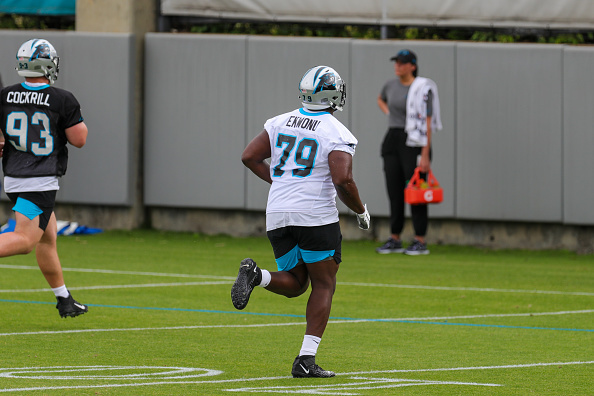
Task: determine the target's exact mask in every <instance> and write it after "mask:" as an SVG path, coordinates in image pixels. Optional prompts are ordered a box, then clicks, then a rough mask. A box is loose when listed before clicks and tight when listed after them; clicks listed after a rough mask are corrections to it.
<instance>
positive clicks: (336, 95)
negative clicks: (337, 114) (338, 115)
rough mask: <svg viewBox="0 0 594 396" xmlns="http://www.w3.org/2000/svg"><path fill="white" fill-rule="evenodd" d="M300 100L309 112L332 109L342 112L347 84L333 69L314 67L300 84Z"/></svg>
mask: <svg viewBox="0 0 594 396" xmlns="http://www.w3.org/2000/svg"><path fill="white" fill-rule="evenodd" d="M299 99H301V103H302V104H303V107H305V108H306V109H309V110H323V109H327V108H331V109H334V110H340V111H342V108H343V106H344V103H345V101H346V83H345V82H344V80H343V79H342V78H341V77H340V75H339V74H338V73H337V72H336V70H334V69H333V68H331V67H328V66H316V67H312V68H311V69H309V70H308V71H307V72H306V73H305V74H304V75H303V78H302V79H301V81H300V82H299Z"/></svg>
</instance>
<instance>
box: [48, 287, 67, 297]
mask: <svg viewBox="0 0 594 396" xmlns="http://www.w3.org/2000/svg"><path fill="white" fill-rule="evenodd" d="M52 291H53V292H54V294H55V295H56V297H64V298H66V297H68V295H69V294H70V293H68V289H66V285H62V286H60V287H52Z"/></svg>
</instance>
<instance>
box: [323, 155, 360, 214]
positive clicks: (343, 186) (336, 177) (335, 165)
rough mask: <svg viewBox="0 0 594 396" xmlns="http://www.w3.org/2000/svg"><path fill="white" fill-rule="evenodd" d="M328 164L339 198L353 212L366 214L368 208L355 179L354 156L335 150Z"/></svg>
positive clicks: (329, 157) (329, 156)
mask: <svg viewBox="0 0 594 396" xmlns="http://www.w3.org/2000/svg"><path fill="white" fill-rule="evenodd" d="M328 164H329V166H330V175H331V176H332V183H334V188H335V189H336V193H337V194H338V198H340V200H341V201H342V202H344V204H345V205H346V206H347V207H348V208H349V209H350V210H352V211H353V212H355V213H357V214H361V213H364V212H365V211H366V208H365V206H364V205H363V202H361V198H360V197H359V189H358V188H357V185H356V184H355V180H354V179H353V156H352V155H351V154H350V153H347V152H345V151H340V150H334V151H332V152H330V154H329V155H328Z"/></svg>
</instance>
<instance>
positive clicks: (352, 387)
mask: <svg viewBox="0 0 594 396" xmlns="http://www.w3.org/2000/svg"><path fill="white" fill-rule="evenodd" d="M584 364H594V361H578V362H555V363H528V364H513V365H502V366H477V367H453V368H430V369H415V370H407V369H398V370H374V371H357V372H350V373H337V375H338V376H357V375H362V374H387V373H428V372H440V371H443V372H445V371H466V370H500V369H518V368H530V367H547V366H567V365H584ZM94 367H95V368H96V369H97V370H101V369H117V368H118V367H117V366H107V367H105V368H103V367H101V366H94ZM72 368H75V367H72V366H68V367H67V369H72ZM85 368H88V367H87V366H85V367H81V369H85ZM125 368H126V369H128V370H133V369H135V367H131V366H126V367H125ZM138 368H139V369H140V368H143V369H150V367H146V366H139V367H138ZM56 369H60V367H54V368H49V369H48V370H49V372H55V371H56ZM32 370H39V368H35V367H25V368H0V372H1V371H9V372H12V373H17V374H18V372H19V371H21V372H22V371H27V372H30V371H32ZM200 370H207V369H200ZM213 371H214V370H213ZM40 373H41V374H43V372H42V371H41V372H40ZM184 375H185V373H183V372H182V374H181V378H183V376H184ZM118 377H119V376H114V379H118ZM11 378H12V379H13V380H14V379H16V378H18V375H17V376H16V377H14V376H13V377H11ZM28 378H31V377H30V376H28ZM290 378H291V377H288V376H286V377H258V378H235V379H225V380H192V381H158V378H155V379H156V380H157V381H154V382H141V383H128V384H102V385H75V386H42V387H26V388H16V387H15V388H4V389H0V393H4V392H31V391H47V390H60V389H100V388H121V387H139V386H155V385H177V384H206V385H208V384H225V383H227V384H232V383H244V382H254V381H278V380H284V379H290ZM40 379H44V380H47V379H48V375H43V376H40ZM103 380H105V379H103ZM347 380H357V381H361V380H369V381H372V383H377V382H378V381H379V383H385V382H386V381H396V382H401V381H405V380H400V379H389V378H360V377H355V378H349V379H347ZM409 381H411V382H416V381H417V380H415V379H412V380H409ZM426 384H427V385H433V384H435V385H442V384H456V385H482V386H500V385H499V384H480V383H474V382H469V383H465V382H452V381H447V382H441V381H434V380H432V381H426ZM358 385H359V384H354V385H350V386H349V389H350V390H357V389H358V388H357V386H358ZM366 385H367V386H366ZM369 385H370V384H365V383H364V382H363V383H361V384H360V385H359V386H361V388H360V389H361V390H363V389H376V388H377V389H379V388H385V387H386V386H381V385H380V386H378V387H369ZM327 386H328V385H324V384H320V385H319V386H318V387H317V389H316V385H309V386H308V387H311V388H312V391H314V392H303V388H304V387H303V386H297V387H298V388H301V390H302V391H301V392H295V391H293V392H289V393H314V394H324V393H321V392H323V389H324V387H327ZM333 386H334V387H340V386H341V384H335V385H333ZM342 386H345V385H344V384H343V385H342ZM347 386H348V384H347ZM284 388H287V387H284ZM273 389H274V387H263V388H251V389H250V390H254V391H256V392H258V391H260V392H262V391H264V392H270V391H274V390H273ZM240 390H243V389H229V390H228V391H240ZM246 390H247V389H246ZM278 390H279V391H280V392H275V393H287V391H283V389H278ZM337 390H338V389H337ZM334 394H336V393H334Z"/></svg>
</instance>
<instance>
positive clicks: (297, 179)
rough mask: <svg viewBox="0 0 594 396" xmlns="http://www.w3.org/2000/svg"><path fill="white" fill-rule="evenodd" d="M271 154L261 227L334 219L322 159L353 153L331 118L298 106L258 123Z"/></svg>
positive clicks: (349, 137)
mask: <svg viewBox="0 0 594 396" xmlns="http://www.w3.org/2000/svg"><path fill="white" fill-rule="evenodd" d="M264 129H265V130H266V131H267V132H268V137H269V139H270V149H271V152H272V155H271V159H270V176H271V178H272V186H271V187H270V192H269V193H268V204H267V206H266V229H267V230H268V231H269V230H273V229H276V228H280V227H286V226H292V225H295V226H304V227H311V226H320V225H325V224H331V223H335V222H337V221H338V209H336V190H335V189H334V184H333V183H332V177H331V175H330V167H329V165H328V155H329V154H330V152H332V151H334V150H340V151H344V152H347V153H349V154H351V155H354V154H355V147H356V146H357V139H356V138H355V137H354V136H353V134H352V133H351V132H350V131H349V130H348V129H347V128H346V127H345V126H344V125H343V124H342V123H341V122H340V121H338V120H337V119H336V118H335V117H334V116H333V115H332V114H330V113H328V112H325V111H309V110H307V109H304V108H301V109H297V110H294V111H291V112H289V113H285V114H281V115H279V116H276V117H274V118H271V119H269V120H268V121H266V123H265V124H264Z"/></svg>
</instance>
